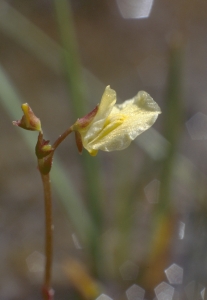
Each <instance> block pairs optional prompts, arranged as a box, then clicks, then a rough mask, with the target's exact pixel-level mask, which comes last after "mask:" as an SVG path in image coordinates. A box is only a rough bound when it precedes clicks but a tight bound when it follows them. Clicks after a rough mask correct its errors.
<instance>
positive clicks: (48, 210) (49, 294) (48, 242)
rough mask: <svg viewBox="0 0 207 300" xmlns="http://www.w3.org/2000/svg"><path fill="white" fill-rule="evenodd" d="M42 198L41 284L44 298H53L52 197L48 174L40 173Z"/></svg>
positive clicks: (47, 299)
mask: <svg viewBox="0 0 207 300" xmlns="http://www.w3.org/2000/svg"><path fill="white" fill-rule="evenodd" d="M41 177H42V182H43V188H44V199H45V256H46V261H45V278H44V285H43V297H44V300H52V299H53V294H54V292H53V289H52V288H51V275H52V274H51V273H52V255H53V223H52V197H51V186H50V174H49V173H48V174H46V175H44V174H41Z"/></svg>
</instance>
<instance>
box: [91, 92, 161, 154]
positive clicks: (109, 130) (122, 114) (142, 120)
mask: <svg viewBox="0 0 207 300" xmlns="http://www.w3.org/2000/svg"><path fill="white" fill-rule="evenodd" d="M160 113H161V111H160V108H159V106H158V105H157V104H156V102H155V101H154V100H153V99H152V98H151V97H150V95H149V94H147V93H146V92H143V91H141V92H139V93H138V94H137V96H135V97H134V98H133V99H131V100H127V101H125V102H124V103H123V104H121V105H116V106H114V108H113V109H112V111H111V113H110V115H109V116H108V118H107V119H106V121H105V127H104V128H103V130H102V131H101V132H100V133H99V134H98V135H97V137H96V138H95V139H93V140H91V141H90V142H89V143H88V145H86V149H94V150H103V151H114V150H122V149H125V148H126V147H128V146H129V144H130V143H131V141H132V140H134V139H135V138H136V137H137V136H138V135H139V134H141V133H142V132H144V131H145V130H147V129H148V128H149V127H151V126H152V125H153V124H154V122H155V121H156V119H157V117H158V114H160Z"/></svg>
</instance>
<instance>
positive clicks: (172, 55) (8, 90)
mask: <svg viewBox="0 0 207 300" xmlns="http://www.w3.org/2000/svg"><path fill="white" fill-rule="evenodd" d="M2 2H4V1H2ZM53 3H54V11H55V14H56V19H57V27H58V29H59V35H60V41H61V45H58V44H56V43H55V42H54V41H53V40H52V39H50V38H49V36H47V35H46V34H45V33H44V32H43V31H41V30H40V29H39V28H38V27H37V26H35V25H34V24H33V23H32V22H31V21H29V20H28V19H27V18H26V17H24V16H22V15H21V14H20V13H18V12H17V11H16V10H15V9H14V8H12V7H11V6H10V5H9V4H7V3H6V2H4V9H5V7H6V9H7V16H6V17H5V18H3V15H2V16H1V19H0V30H2V31H3V32H4V33H5V34H7V35H8V36H10V38H12V39H14V40H16V42H17V43H19V44H21V45H22V46H23V47H24V48H26V49H27V50H28V51H30V53H31V54H32V55H35V56H36V57H37V58H38V59H39V60H40V61H41V62H42V63H43V64H45V65H47V66H49V68H50V69H51V71H53V72H56V73H58V74H64V75H65V78H66V84H67V86H68V93H69V96H68V98H69V99H70V102H69V103H68V110H72V114H73V116H75V118H78V117H81V116H82V115H84V114H85V113H86V112H87V111H88V110H89V108H88V106H89V100H88V90H87V83H86V82H85V81H84V79H83V77H84V76H83V73H84V72H86V73H87V71H86V70H83V69H82V67H81V63H80V58H79V53H78V45H77V41H76V37H75V32H74V25H73V20H72V14H71V7H70V2H68V1H66V0H62V1H59V0H54V2H53ZM1 5H2V3H1ZM0 8H1V6H0ZM11 20H12V21H11ZM184 46H185V45H184V43H183V40H182V37H180V36H177V35H174V36H173V37H172V38H171V43H170V47H169V53H168V54H169V60H168V79H167V84H166V93H165V103H166V107H164V108H163V109H162V110H163V114H164V117H163V120H164V124H163V128H164V131H163V136H162V135H160V134H159V133H158V132H157V131H156V130H155V129H151V130H149V132H146V133H145V134H144V135H143V136H140V137H138V139H137V141H136V143H134V145H133V146H131V148H130V149H128V150H127V151H128V152H125V153H124V154H121V153H118V154H116V155H112V156H110V159H111V160H113V170H112V173H113V174H112V175H110V176H109V177H110V178H111V177H113V182H112V184H111V183H110V185H112V187H111V186H110V188H111V190H112V191H111V190H110V192H109V193H108V192H106V191H105V190H106V189H104V187H105V186H104V183H103V178H104V175H103V165H104V162H103V161H101V160H100V158H99V156H98V157H96V158H93V157H90V156H89V155H88V153H84V154H83V155H82V157H80V159H81V162H82V172H83V177H84V179H83V182H84V184H85V186H86V190H87V193H86V195H85V199H83V195H82V194H81V193H80V192H79V191H78V190H77V189H76V187H75V186H74V185H73V183H72V181H71V178H72V174H70V176H69V174H68V172H66V171H65V167H64V158H62V157H61V158H60V157H58V155H56V156H55V163H54V166H53V170H52V181H53V186H54V188H55V189H56V191H57V195H58V199H59V200H60V201H61V203H62V204H63V205H64V207H65V211H66V213H67V215H68V219H69V222H71V223H72V225H73V227H74V229H75V232H76V233H77V236H78V238H79V239H80V241H81V245H82V246H83V251H84V255H82V256H83V257H81V259H80V260H79V261H78V258H77V257H76V258H74V259H72V260H71V257H68V261H67V262H65V264H64V269H65V276H67V278H68V281H69V282H70V285H71V286H72V287H73V288H74V290H73V289H71V291H68V293H69V294H68V295H66V296H65V299H69V298H68V297H70V293H73V294H71V295H73V299H95V298H96V297H97V296H98V295H99V294H101V293H102V292H103V293H107V290H110V288H111V286H113V284H114V286H115V287H114V289H115V290H116V289H118V293H119V295H120V298H119V299H122V298H123V299H124V296H122V295H123V293H124V291H125V290H126V288H128V286H129V283H128V282H127V281H122V279H121V276H120V272H119V267H120V265H122V264H123V262H124V261H126V260H131V261H134V262H135V263H137V265H139V266H140V272H139V276H138V278H137V279H135V282H136V283H137V284H138V285H140V286H142V287H143V288H145V289H146V297H148V296H149V297H153V295H154V294H153V291H154V288H155V286H156V285H158V284H159V283H160V282H161V281H165V280H166V279H165V278H166V277H165V274H164V270H165V269H166V268H167V267H168V266H169V265H170V264H171V258H172V255H173V254H172V245H173V241H174V240H175V236H176V232H177V230H178V221H179V212H178V211H176V208H175V206H174V205H173V199H172V198H173V193H172V189H173V186H172V185H173V181H174V179H175V178H176V179H177V180H181V181H182V182H183V184H184V185H187V186H188V187H189V189H190V190H191V189H194V188H193V186H192V185H190V182H191V180H192V178H191V174H192V170H193V166H192V165H191V163H190V162H189V161H188V160H187V159H186V158H185V157H182V156H181V155H179V154H178V151H177V150H178V147H179V142H180V136H181V127H182V126H181V124H182V118H183V75H182V68H183V64H184V57H185V53H184V51H185V48H184ZM59 57H61V59H60V60H59ZM87 74H88V73H87ZM89 76H91V75H90V74H89ZM97 84H100V83H99V82H97ZM94 85H96V81H95V79H94ZM0 102H1V106H2V107H3V108H4V109H5V111H6V112H7V113H8V114H9V116H10V118H11V120H15V119H17V118H18V116H19V111H20V106H21V103H23V102H27V99H23V97H21V96H19V93H18V91H17V89H16V87H15V83H14V82H12V81H11V80H10V79H9V76H8V74H7V71H6V70H5V69H4V68H3V67H2V66H0ZM37 115H38V113H37ZM67 125H71V124H66V126H67ZM18 132H19V133H20V134H21V135H22V137H23V139H24V141H25V144H27V146H28V147H29V149H30V150H31V151H32V152H33V151H34V150H33V148H34V144H35V137H34V136H33V135H31V134H28V133H25V132H24V131H21V130H19V131H18ZM137 147H139V149H142V150H143V153H142V156H143V160H142V161H143V163H142V165H141V166H139V168H136V166H134V157H135V155H136V153H137ZM180 165H182V170H181V169H180V167H179V166H180ZM200 176H201V178H202V180H203V185H202V184H201V183H200V182H199V183H198V185H199V184H201V186H202V187H203V186H204V185H205V182H206V179H205V178H204V177H203V176H202V175H200ZM154 178H156V179H158V180H159V182H160V186H159V197H158V203H157V204H156V205H150V208H149V205H147V204H146V203H143V201H142V200H143V197H144V189H143V188H144V187H145V186H146V185H147V184H148V183H149V182H150V181H152V180H153V179H154ZM107 184H109V183H106V185H107ZM204 190H205V189H204ZM109 196H110V197H111V199H108V197H109ZM201 198H202V199H204V198H206V194H205V193H202V195H201ZM111 202H113V203H111ZM204 202H205V200H201V203H204ZM107 205H109V209H111V212H110V213H111V214H112V217H111V219H110V218H109V217H108V216H107V214H108V213H109V211H108V209H107V207H106V206H107ZM204 207H205V210H206V206H205V205H204ZM143 218H145V220H143ZM54 222H55V220H54ZM25 226H26V224H25ZM117 286H118V288H117ZM54 287H55V286H54ZM111 289H112V290H113V288H111ZM62 299H63V298H62Z"/></svg>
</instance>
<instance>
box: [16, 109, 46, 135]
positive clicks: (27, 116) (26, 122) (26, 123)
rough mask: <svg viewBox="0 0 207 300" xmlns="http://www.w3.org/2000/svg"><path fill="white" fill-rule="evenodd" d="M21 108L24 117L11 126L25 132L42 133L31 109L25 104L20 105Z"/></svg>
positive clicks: (38, 120)
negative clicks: (22, 129)
mask: <svg viewBox="0 0 207 300" xmlns="http://www.w3.org/2000/svg"><path fill="white" fill-rule="evenodd" d="M21 107H22V111H23V113H24V115H23V117H22V118H21V120H19V121H13V122H12V123H13V125H15V126H19V127H21V128H24V129H26V130H32V131H42V128H41V122H40V119H38V118H37V117H36V116H35V114H34V113H33V111H32V109H31V107H30V106H29V105H28V104H27V103H24V104H22V106H21Z"/></svg>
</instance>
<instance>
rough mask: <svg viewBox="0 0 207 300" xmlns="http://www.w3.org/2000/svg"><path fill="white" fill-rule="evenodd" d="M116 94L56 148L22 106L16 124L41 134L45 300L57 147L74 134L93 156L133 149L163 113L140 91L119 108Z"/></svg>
mask: <svg viewBox="0 0 207 300" xmlns="http://www.w3.org/2000/svg"><path fill="white" fill-rule="evenodd" d="M115 103H116V92H115V91H114V90H112V89H111V88H110V86H107V87H106V89H105V91H104V94H103V96H102V99H101V102H100V104H98V105H97V106H96V107H95V108H94V109H93V110H92V111H91V112H90V113H88V114H87V115H86V116H84V117H82V118H80V119H78V120H77V121H76V122H75V123H74V124H73V125H72V126H70V127H68V128H67V129H66V130H65V131H64V132H63V134H61V135H60V136H59V137H58V138H57V140H56V141H55V142H54V143H53V145H50V144H49V142H50V141H49V140H45V139H44V137H43V131H42V128H41V122H40V119H38V118H37V117H36V116H35V114H34V113H33V111H32V109H31V108H30V106H29V105H28V104H27V103H25V104H22V110H23V117H22V118H21V120H19V121H14V122H13V124H14V125H16V126H18V127H22V128H24V129H26V130H30V131H38V132H39V135H38V139H37V144H36V147H35V153H36V156H37V160H38V169H39V172H40V174H41V179H42V183H43V190H44V203H45V257H46V260H45V276H44V283H43V289H42V294H43V299H44V300H53V298H54V290H53V289H52V284H51V278H52V259H53V220H52V195H51V182H50V171H51V168H52V163H53V156H54V153H55V150H56V149H57V147H58V146H59V145H60V144H61V143H62V142H63V141H64V140H65V138H66V137H67V136H68V135H69V134H71V133H72V132H73V131H74V133H75V136H76V145H77V148H78V151H79V152H80V153H81V152H82V149H83V148H85V149H86V150H87V151H88V152H89V153H90V155H91V156H95V155H96V154H97V153H98V150H102V151H107V152H109V151H115V150H122V149H125V148H126V147H128V146H129V144H130V143H131V141H133V140H134V139H135V138H136V137H137V136H138V135H139V134H141V133H142V132H144V131H145V130H147V129H148V128H150V127H151V126H152V125H153V123H154V122H155V120H156V119H157V117H158V115H159V114H160V113H161V111H160V108H159V106H158V105H157V103H156V102H155V101H154V100H153V99H152V98H151V97H150V95H149V94H147V93H146V92H139V93H138V94H137V95H136V96H135V97H134V98H133V99H130V100H127V101H125V102H124V103H123V104H121V105H115Z"/></svg>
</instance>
